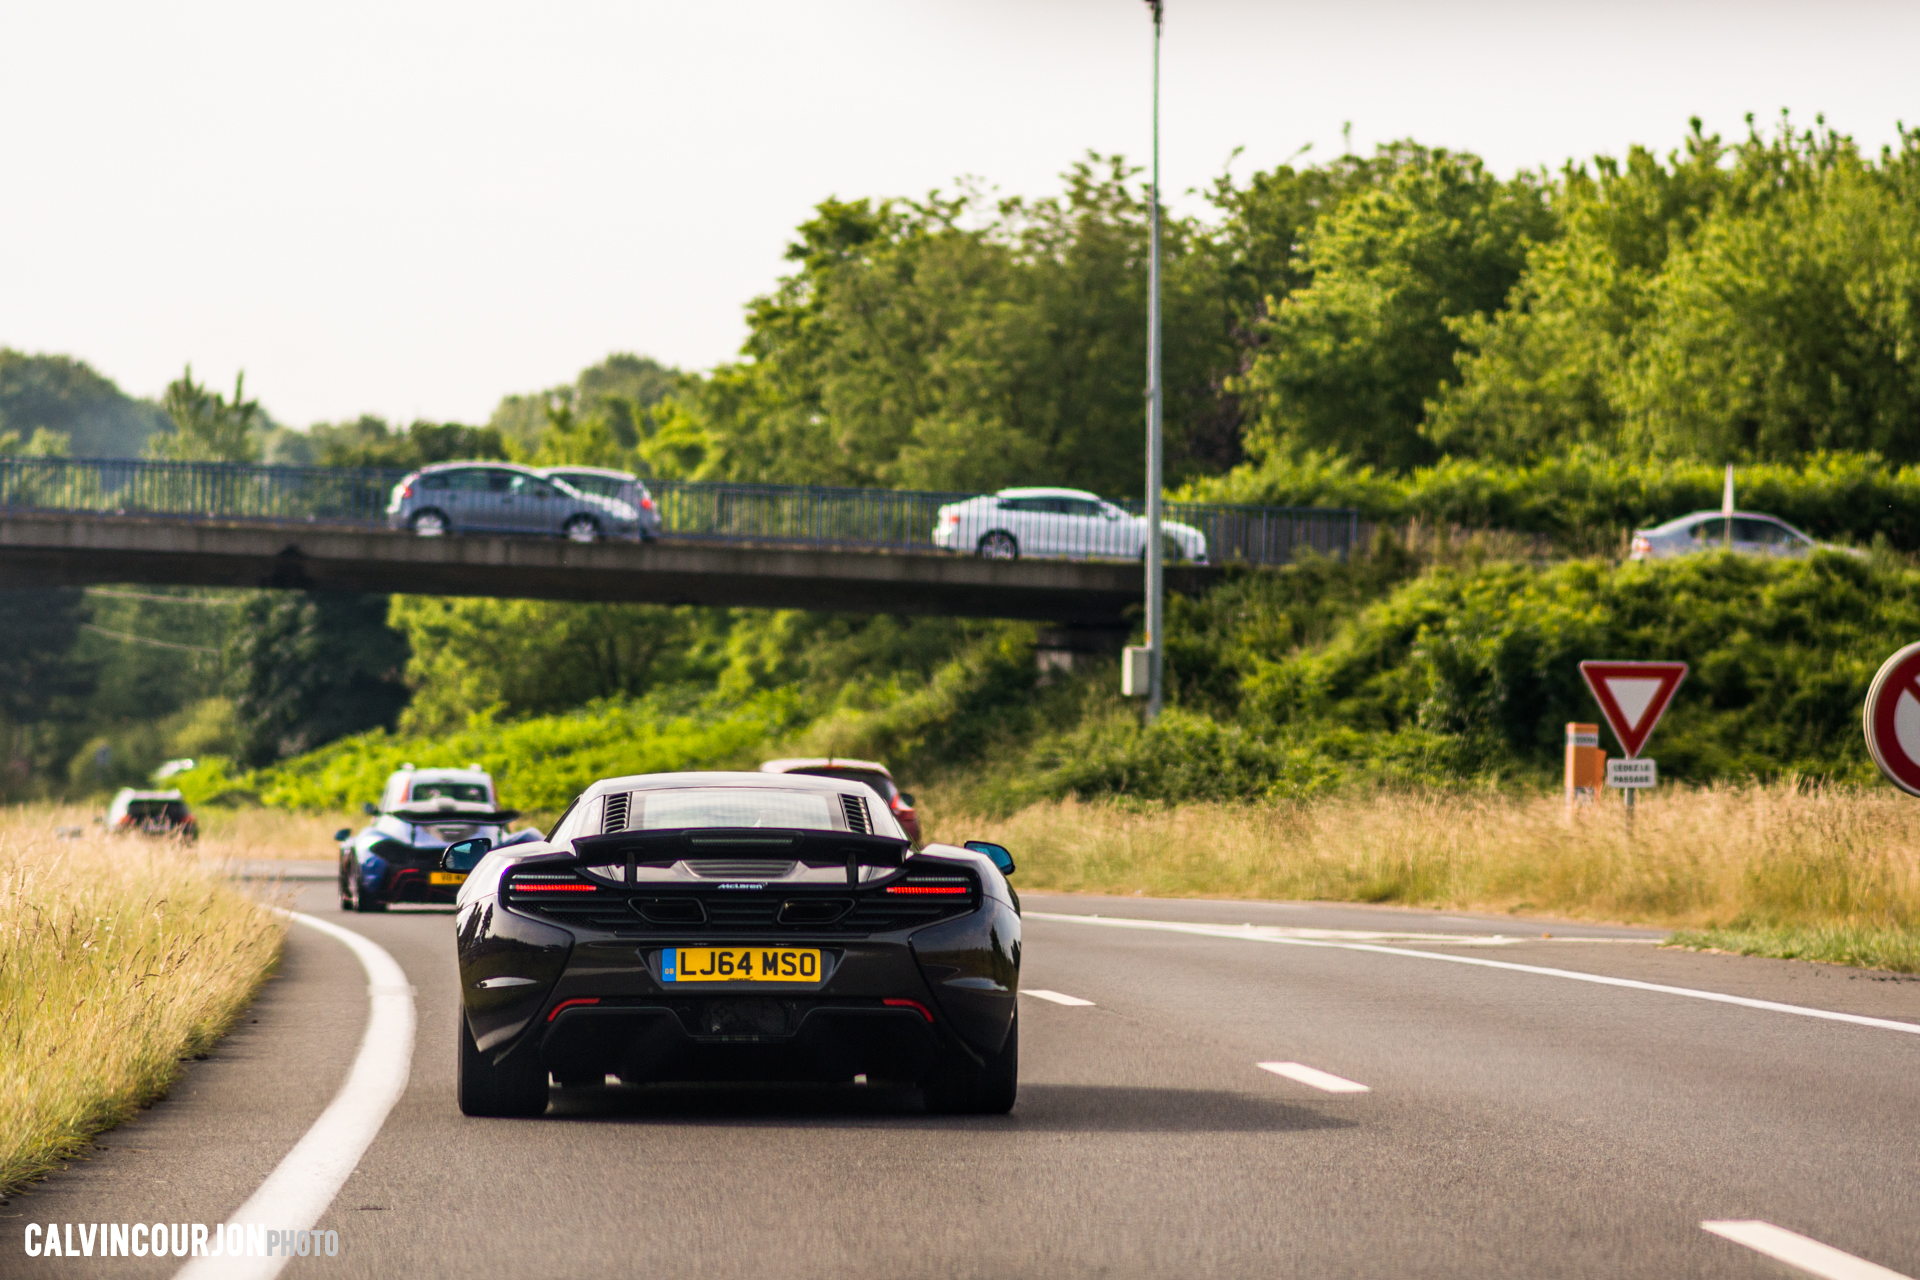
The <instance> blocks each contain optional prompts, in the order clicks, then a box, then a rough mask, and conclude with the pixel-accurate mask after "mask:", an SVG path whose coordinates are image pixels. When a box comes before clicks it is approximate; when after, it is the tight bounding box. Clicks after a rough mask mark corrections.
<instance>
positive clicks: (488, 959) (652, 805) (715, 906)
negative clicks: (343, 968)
mask: <svg viewBox="0 0 1920 1280" xmlns="http://www.w3.org/2000/svg"><path fill="white" fill-rule="evenodd" d="M482 855H484V856H482ZM475 858H478V861H477V865H472V869H471V874H469V875H468V878H467V880H466V883H465V884H464V885H463V886H462V888H461V892H460V896H459V903H460V909H459V914H458V920H457V925H458V929H457V948H458V956H459V965H460V994H461V1001H462V1005H463V1008H464V1013H465V1016H464V1017H462V1018H461V1020H460V1058H459V1080H460V1084H459V1091H460V1107H461V1110H463V1111H464V1112H466V1113H467V1114H468V1115H495V1116H499V1115H539V1114H541V1113H542V1112H544V1111H545V1109H546V1106H547V1100H548V1087H549V1077H551V1079H552V1081H553V1082H555V1083H557V1084H559V1085H560V1086H562V1087H569V1086H579V1085H599V1084H601V1083H603V1081H604V1080H605V1078H606V1077H607V1076H609V1075H611V1076H615V1077H617V1078H618V1079H619V1080H620V1081H622V1082H624V1083H630V1084H639V1083H655V1082H663V1081H808V1082H822V1083H828V1082H842V1083H852V1082H854V1081H855V1080H856V1078H857V1077H865V1079H866V1080H867V1081H868V1082H870V1083H889V1082H890V1083H900V1084H913V1085H917V1086H919V1088H920V1090H921V1092H922V1094H923V1096H924V1097H925V1100H926V1103H927V1106H928V1108H929V1109H930V1110H934V1111H943V1112H954V1113H974V1114H990V1113H1003V1112H1005V1111H1007V1110H1009V1109H1010V1108H1011V1107H1012V1106H1013V1102H1014V1097H1015V1094H1016V1092H1017V1089H1018V1072H1019V1024H1018V1017H1017V1011H1016V1009H1015V997H1016V994H1017V992H1018V990H1019V979H1020V907H1019V899H1018V897H1017V896H1016V895H1015V894H1014V892H1013V890H1012V888H1011V887H1010V886H1009V885H1008V883H1007V880H1006V873H1007V872H1009V871H1011V870H1012V868H1013V864H1012V859H1011V858H1010V857H1009V856H1008V855H1007V853H1006V851H1005V850H1004V849H1000V848H999V847H998V846H994V845H985V844H982V845H979V846H977V847H971V848H962V847H958V846H953V845H934V846H930V847H929V848H927V849H925V850H922V851H920V852H918V853H916V852H914V851H913V849H912V848H911V847H910V846H909V844H908V842H907V840H906V837H905V835H904V833H903V832H902V831H901V830H900V827H899V824H898V823H896V822H895V821H894V820H893V818H892V815H891V814H890V813H888V811H887V807H886V805H885V804H884V803H882V802H881V801H880V799H879V797H878V796H877V795H875V793H874V792H873V791H871V790H870V789H869V788H867V787H866V786H863V785H861V784H858V783H851V782H846V781H838V780H833V779H827V778H815V777H808V776H799V775H768V774H762V773H732V774H729V773H687V774H653V775H642V776H637V777H628V778H614V779H608V780H605V781H601V782H597V783H595V784H593V786H591V787H589V788H588V789H587V790H586V791H585V792H584V793H582V795H581V796H580V797H579V798H578V799H577V800H575V801H574V803H573V804H572V805H571V806H570V807H569V808H568V810H567V812H566V813H565V815H563V816H562V818H561V820H560V822H559V824H558V825H556V826H555V828H554V830H553V833H552V835H551V836H549V837H548V839H547V841H546V842H544V843H536V844H524V845H517V846H514V847H512V848H509V849H493V850H490V851H489V850H487V849H486V847H485V842H484V841H479V840H476V841H470V842H464V843H462V844H456V845H454V846H453V847H452V848H451V849H449V850H448V854H447V859H448V866H449V868H451V869H453V870H466V869H467V867H468V865H469V863H470V860H472V859H475Z"/></svg>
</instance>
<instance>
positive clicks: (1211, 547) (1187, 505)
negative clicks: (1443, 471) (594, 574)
mask: <svg viewBox="0 0 1920 1280" xmlns="http://www.w3.org/2000/svg"><path fill="white" fill-rule="evenodd" d="M407 474H409V473H408V472H406V471H401V470H397V469H391V468H366V469H362V468H352V467H310V466H308V467H299V466H268V465H264V464H255V463H233V462H159V461H151V460H148V459H140V458H20V457H11V458H0V511H35V512H92V513H97V514H101V515H122V516H142V517H148V518H152V517H163V518H172V519H178V520H201V521H221V522H234V521H240V522H256V521H257V522H271V523H276V524H281V523H304V524H323V525H355V526H362V527H365V526H373V527H384V526H385V525H386V523H387V505H388V502H389V500H390V498H391V496H392V492H393V487H394V485H395V484H397V483H398V482H399V481H400V479H401V478H402V477H403V476H405V475H407ZM646 484H647V488H648V490H649V492H650V493H651V494H652V496H653V500H654V502H655V503H656V504H658V506H659V509H660V513H661V517H662V524H663V529H662V534H663V536H664V537H667V538H671V539H674V540H676V541H680V540H686V541H703V542H730V543H755V544H761V545H788V546H826V547H836V548H845V549H851V550H873V551H914V552H928V551H936V550H949V551H954V552H964V553H975V552H978V551H980V550H982V549H983V544H989V543H990V545H988V546H987V547H986V549H989V550H993V549H998V550H1001V551H1008V550H1011V551H1012V552H1013V553H1014V554H1018V555H1021V556H1025V557H1028V558H1056V557H1057V558H1069V559H1089V558H1098V559H1105V558H1124V559H1131V558H1134V557H1137V556H1138V555H1140V554H1141V534H1140V532H1139V525H1138V524H1137V523H1136V520H1135V519H1130V518H1127V517H1134V518H1137V517H1139V516H1140V515H1141V514H1142V511H1143V506H1144V504H1143V503H1142V502H1140V501H1139V500H1137V499H1135V500H1131V501H1126V502H1120V503H1113V504H1105V506H1106V507H1107V510H1106V511H1104V512H1102V511H1098V510H1088V511H1080V510H1078V507H1089V508H1091V507H1092V506H1093V504H1086V503H1079V504H1077V505H1076V504H1075V503H1074V502H1072V501H1066V502H1061V501H1060V500H1042V505H1044V503H1045V502H1046V501H1052V502H1054V503H1055V505H1056V506H1060V507H1063V508H1071V509H1053V510H1041V509H1014V508H1013V507H1011V505H1010V504H1008V503H1007V502H1005V501H1002V502H1000V503H998V504H994V508H995V509H994V510H992V511H991V512H988V513H985V515H986V518H985V519H984V521H976V520H975V519H974V515H975V513H977V512H979V511H980V508H979V507H978V506H972V507H967V508H963V511H965V512H966V513H967V514H965V515H964V516H963V517H962V519H960V520H956V521H951V522H948V528H947V531H946V536H945V537H943V538H936V532H937V530H936V525H937V524H939V523H941V520H942V515H941V509H942V508H943V507H951V506H955V505H958V504H967V503H969V502H970V500H972V499H975V498H977V497H979V495H977V494H971V493H935V492H927V491H923V490H895V489H852V488H832V487H827V486H820V485H763V484H725V483H708V482H701V481H687V480H649V481H647V482H646ZM1000 508H1006V509H1005V510H1000ZM1164 515H1165V519H1166V520H1167V521H1168V522H1169V525H1170V527H1169V529H1168V536H1167V547H1166V554H1167V556H1168V558H1169V559H1172V560H1180V559H1185V558H1187V557H1188V556H1189V554H1190V553H1191V551H1192V550H1194V549H1196V548H1198V547H1200V546H1204V548H1205V553H1206V558H1207V562H1208V563H1210V564H1230V563H1237V564H1285V563H1287V562H1289V561H1291V560H1293V559H1295V558H1297V557H1298V556H1300V555H1301V554H1303V553H1305V552H1309V551H1311V552H1313V553H1317V554H1319V555H1324V556H1332V557H1336V558H1345V557H1346V556H1348V555H1350V554H1352V552H1353V550H1354V549H1355V547H1356V546H1357V545H1358V544H1359V536H1360V521H1359V515H1358V513H1357V512H1354V511H1350V510H1346V509H1341V508H1327V507H1254V506H1233V505H1228V504H1224V503H1195V502H1168V503H1165V504H1164ZM995 533H1004V534H1006V535H1008V536H1009V537H1011V538H1012V539H1013V542H1014V545H1013V547H1011V548H1008V547H1006V546H1004V545H1003V544H1002V543H999V542H990V539H989V535H992V534H995ZM1196 535H1197V536H1196ZM1202 540H1203V541H1202Z"/></svg>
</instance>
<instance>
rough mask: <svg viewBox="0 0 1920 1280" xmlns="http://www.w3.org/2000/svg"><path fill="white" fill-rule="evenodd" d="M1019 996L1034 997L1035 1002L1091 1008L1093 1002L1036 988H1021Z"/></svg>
mask: <svg viewBox="0 0 1920 1280" xmlns="http://www.w3.org/2000/svg"><path fill="white" fill-rule="evenodd" d="M1020 994H1022V995H1028V996H1032V997H1034V999H1036V1000H1051V1001H1053V1002H1054V1003H1055V1004H1070V1005H1075V1006H1079V1007H1085V1008H1091V1007H1092V1005H1093V1001H1091V1000H1082V999H1081V998H1080V997H1079V996H1063V995H1061V994H1060V993H1059V992H1058V991H1042V990H1040V988H1038V987H1022V988H1021V991H1020Z"/></svg>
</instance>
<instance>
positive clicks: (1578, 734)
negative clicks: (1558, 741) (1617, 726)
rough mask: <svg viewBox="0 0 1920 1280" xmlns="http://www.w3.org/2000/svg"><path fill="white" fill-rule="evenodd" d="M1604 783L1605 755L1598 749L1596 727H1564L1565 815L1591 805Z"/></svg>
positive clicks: (1578, 725)
mask: <svg viewBox="0 0 1920 1280" xmlns="http://www.w3.org/2000/svg"><path fill="white" fill-rule="evenodd" d="M1606 782H1607V753H1606V752H1605V751H1603V750H1601V748H1600V726H1599V725H1597V724H1573V723H1571V722H1569V723H1568V725H1567V812H1568V813H1572V812H1573V806H1574V805H1576V804H1592V803H1593V801H1594V797H1595V796H1597V795H1599V794H1600V788H1601V787H1603V786H1605V785H1606Z"/></svg>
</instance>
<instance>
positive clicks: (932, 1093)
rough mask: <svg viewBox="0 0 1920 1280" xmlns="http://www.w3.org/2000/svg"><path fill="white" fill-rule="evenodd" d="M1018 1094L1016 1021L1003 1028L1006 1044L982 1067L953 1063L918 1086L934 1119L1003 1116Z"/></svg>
mask: <svg viewBox="0 0 1920 1280" xmlns="http://www.w3.org/2000/svg"><path fill="white" fill-rule="evenodd" d="M1019 1092H1020V1017H1019V1015H1018V1014H1015V1015H1014V1019H1013V1025H1012V1026H1010V1027H1008V1028H1007V1042H1006V1043H1005V1044H1003V1045H1001V1046H1000V1052H998V1053H994V1054H989V1055H988V1056H987V1060H986V1062H985V1063H984V1064H982V1065H980V1066H977V1067H976V1066H974V1065H973V1063H972V1062H970V1061H968V1062H957V1063H954V1064H952V1065H950V1066H947V1067H945V1068H944V1069H942V1070H941V1071H940V1072H939V1073H938V1074H936V1075H934V1076H932V1077H930V1078H929V1079H926V1080H923V1081H921V1082H920V1093H921V1096H922V1097H924V1098H925V1099H926V1103H927V1110H928V1111H931V1112H933V1113H935V1114H936V1115H950V1116H1003V1115H1005V1114H1007V1112H1009V1111H1011V1110H1013V1101H1014V1098H1015V1097H1016V1096H1017V1095H1018V1094H1019Z"/></svg>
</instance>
